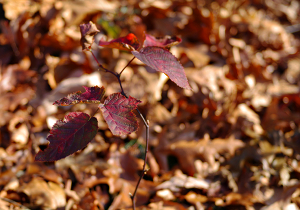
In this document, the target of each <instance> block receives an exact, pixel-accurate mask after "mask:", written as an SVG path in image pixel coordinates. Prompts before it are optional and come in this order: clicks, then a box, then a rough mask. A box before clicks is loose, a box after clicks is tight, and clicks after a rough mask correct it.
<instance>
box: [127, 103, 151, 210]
mask: <svg viewBox="0 0 300 210" xmlns="http://www.w3.org/2000/svg"><path fill="white" fill-rule="evenodd" d="M136 110H137V112H138V113H139V115H140V117H141V118H142V120H143V122H144V125H145V127H146V147H145V156H144V165H143V171H142V174H141V175H140V178H139V180H138V182H137V184H136V187H135V190H134V193H133V195H131V200H132V205H133V210H135V198H136V193H137V190H138V188H139V185H140V183H141V181H142V179H143V177H144V175H145V174H146V173H147V171H148V170H146V163H147V157H148V148H149V123H148V122H147V121H146V120H145V118H144V116H143V115H142V113H141V112H140V111H139V110H138V109H136Z"/></svg>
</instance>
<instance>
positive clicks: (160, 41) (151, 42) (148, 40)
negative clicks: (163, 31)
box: [143, 34, 181, 48]
mask: <svg viewBox="0 0 300 210" xmlns="http://www.w3.org/2000/svg"><path fill="white" fill-rule="evenodd" d="M145 35H146V37H145V41H144V45H143V46H144V47H150V46H156V47H165V48H170V47H172V46H174V45H177V44H179V43H180V42H181V39H180V38H179V37H177V36H173V37H171V36H165V37H164V38H155V37H154V36H151V35H149V34H145Z"/></svg>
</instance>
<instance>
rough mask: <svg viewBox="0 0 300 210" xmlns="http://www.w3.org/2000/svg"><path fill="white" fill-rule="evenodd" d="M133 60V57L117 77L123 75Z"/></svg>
mask: <svg viewBox="0 0 300 210" xmlns="http://www.w3.org/2000/svg"><path fill="white" fill-rule="evenodd" d="M134 59H135V56H134V57H133V58H132V59H131V60H130V61H129V62H128V63H127V65H126V66H125V67H124V68H123V69H122V70H121V72H120V73H119V75H120V76H121V74H122V73H123V71H124V70H125V69H126V67H127V66H129V64H130V63H131V62H132V61H133V60H134Z"/></svg>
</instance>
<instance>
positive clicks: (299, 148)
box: [0, 0, 300, 210]
mask: <svg viewBox="0 0 300 210" xmlns="http://www.w3.org/2000/svg"><path fill="white" fill-rule="evenodd" d="M299 14H300V3H299V1H297V0H265V1H258V0H252V1H251V0H243V1H235V0H217V1H204V0H198V1H197V0H190V1H170V0H157V1H150V0H143V1H138V0H130V1H108V0H95V1H92V0H87V1H80V0H75V1H55V0H40V1H28V0H16V1H3V3H0V16H1V17H0V43H1V44H0V102H1V103H0V209H1V210H10V209H67V210H70V209H86V210H89V209H100V210H104V209H109V210H115V209H132V207H131V205H132V204H131V199H130V196H129V194H130V193H133V191H134V189H135V186H136V183H137V180H138V178H139V175H140V173H141V171H142V166H143V157H144V148H145V127H144V125H143V122H142V120H140V119H139V129H138V131H137V132H135V133H132V134H130V135H129V136H125V137H118V136H113V135H112V133H111V132H110V130H109V129H108V126H107V124H106V122H105V121H104V119H103V117H102V115H101V114H100V113H97V114H96V115H95V117H97V118H98V125H99V131H98V133H97V135H96V137H95V138H94V139H93V140H92V141H91V143H89V144H88V145H87V147H85V148H84V149H83V150H80V151H78V152H76V153H75V154H73V155H71V156H68V157H67V158H64V159H61V160H58V161H56V162H36V161H34V157H35V155H36V154H37V152H38V151H40V150H41V149H45V147H46V146H47V144H48V141H47V136H48V135H49V131H50V129H51V128H52V126H53V125H54V123H55V122H56V121H57V120H62V119H63V118H64V116H65V115H66V114H67V113H68V112H71V111H82V112H85V113H93V112H94V111H95V110H96V109H97V105H95V104H77V105H74V106H67V107H60V106H54V105H52V104H53V103H54V101H56V100H58V99H60V98H62V97H65V96H67V95H68V94H69V93H73V92H76V91H83V90H84V89H83V87H82V86H90V87H91V86H95V85H97V86H99V87H101V86H104V87H105V88H106V95H105V96H108V95H110V94H112V93H115V92H119V91H120V86H119V83H118V81H117V80H116V78H114V77H113V76H112V75H111V74H107V73H105V72H99V71H98V70H97V63H96V62H95V61H94V60H93V58H92V56H91V54H90V53H89V52H83V51H82V47H81V45H80V30H79V25H80V24H82V23H87V22H89V21H93V22H94V23H95V24H96V25H97V27H98V29H99V30H100V33H99V34H98V35H97V37H96V38H98V39H100V38H101V39H104V40H111V39H113V38H118V37H121V36H126V35H127V34H129V33H133V34H135V35H136V36H137V37H138V38H139V37H142V35H143V33H144V31H145V32H147V34H151V35H153V36H155V37H164V36H166V35H170V36H179V37H180V38H181V39H182V42H181V43H180V44H179V45H176V46H172V47H171V49H170V52H171V53H172V54H173V55H175V56H176V57H177V58H178V60H179V61H180V62H181V64H182V65H183V67H184V69H185V73H186V76H187V79H188V81H189V84H190V86H191V87H192V90H186V89H182V88H180V87H178V86H177V85H176V84H174V83H173V82H172V81H170V80H169V79H168V78H167V77H166V76H165V75H164V74H161V73H159V72H153V71H150V70H149V69H148V68H147V67H146V66H145V65H143V64H142V63H141V62H139V61H138V60H137V59H135V60H134V61H133V62H132V63H131V64H130V65H129V67H127V68H126V69H125V71H124V72H123V74H122V77H121V80H122V84H123V87H124V91H125V93H126V94H127V95H130V96H132V97H135V98H136V99H138V100H140V101H142V103H141V104H140V105H139V109H140V110H141V113H142V114H143V115H144V116H145V117H146V119H147V120H149V123H150V139H149V144H150V145H149V159H148V162H147V169H149V170H148V172H147V174H146V175H145V177H144V179H143V180H142V182H141V184H140V187H139V190H138V193H137V209H139V210H142V209H153V210H158V209H161V210H181V209H182V210H184V209H188V210H204V209H210V210H225V209H226V210H240V209H241V210H243V209H247V210H258V209H263V210H297V209H299V207H300V182H299V179H300V163H299V160H300V86H299V85H300V15H299ZM93 51H94V53H95V55H96V57H97V58H98V59H99V61H100V63H101V64H102V65H104V66H105V67H106V68H108V69H110V70H112V71H116V72H120V71H121V69H122V68H123V67H124V66H126V64H127V63H128V62H129V61H130V60H131V59H132V57H133V56H132V54H130V53H127V52H122V51H119V50H117V49H108V48H102V47H99V46H97V44H94V46H93Z"/></svg>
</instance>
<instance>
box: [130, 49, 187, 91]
mask: <svg viewBox="0 0 300 210" xmlns="http://www.w3.org/2000/svg"><path fill="white" fill-rule="evenodd" d="M131 53H132V54H133V55H134V56H135V57H137V58H138V59H139V60H140V61H142V62H143V63H144V64H146V65H147V66H150V67H151V68H153V69H155V70H156V71H160V72H162V73H164V74H166V75H167V76H168V77H169V78H170V79H171V80H172V81H173V82H175V83H176V84H177V85H178V86H179V87H182V88H186V89H192V88H191V87H190V85H189V83H188V80H187V78H186V75H185V72H184V68H183V67H182V65H181V64H180V63H179V61H178V60H177V58H176V57H175V56H174V55H172V53H170V52H169V51H168V50H166V49H164V48H161V47H154V46H152V47H143V48H142V49H141V50H140V51H139V52H138V51H132V52H131Z"/></svg>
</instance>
